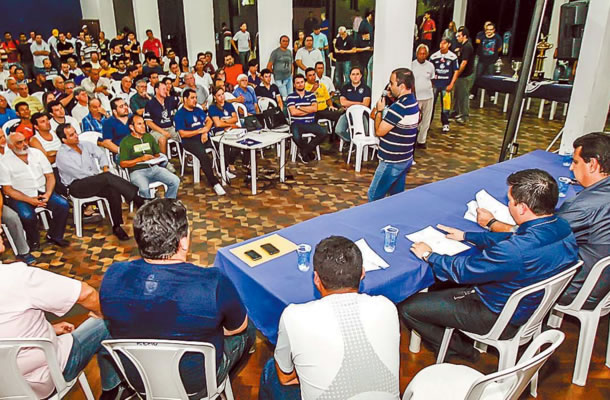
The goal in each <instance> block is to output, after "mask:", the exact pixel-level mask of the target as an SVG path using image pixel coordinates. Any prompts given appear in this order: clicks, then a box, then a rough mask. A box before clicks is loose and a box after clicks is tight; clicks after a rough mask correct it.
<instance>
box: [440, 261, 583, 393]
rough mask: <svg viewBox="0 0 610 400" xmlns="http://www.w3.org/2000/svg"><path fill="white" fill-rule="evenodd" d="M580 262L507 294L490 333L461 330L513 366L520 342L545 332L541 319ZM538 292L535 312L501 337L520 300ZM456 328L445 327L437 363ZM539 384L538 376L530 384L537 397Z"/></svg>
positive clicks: (502, 366) (504, 365)
mask: <svg viewBox="0 0 610 400" xmlns="http://www.w3.org/2000/svg"><path fill="white" fill-rule="evenodd" d="M581 265H582V261H578V262H577V263H576V264H574V265H573V266H571V267H569V268H567V269H566V270H565V271H562V272H560V273H558V274H556V275H555V276H552V277H550V278H547V279H545V280H543V281H541V282H537V283H534V284H533V285H530V286H526V287H524V288H521V289H519V290H517V291H516V292H514V293H513V294H512V295H511V296H510V297H509V298H508V301H507V302H506V304H505V305H504V308H503V309H502V312H501V313H500V315H499V316H498V319H497V320H496V322H495V323H494V325H493V326H492V328H491V330H490V331H489V332H488V333H486V334H484V335H477V334H475V333H471V332H467V331H464V330H460V331H461V332H462V333H463V334H465V335H466V336H468V337H470V338H472V339H474V341H475V348H477V349H480V350H482V351H486V350H487V346H493V347H495V348H496V349H498V353H499V355H500V357H499V361H498V370H499V371H502V370H505V369H507V368H510V367H513V366H514V365H515V362H516V361H517V352H518V351H519V346H521V345H524V344H526V343H527V342H529V341H530V340H532V339H533V338H535V337H536V336H538V335H539V334H540V332H542V322H543V319H544V317H545V316H546V315H547V314H548V313H549V312H550V310H551V308H552V307H553V305H555V302H556V301H557V298H558V297H559V296H560V295H561V293H562V292H563V290H564V289H565V288H566V286H567V285H568V283H569V282H570V280H571V279H572V278H573V277H574V274H576V270H577V269H578V268H579V267H580V266H581ZM536 292H542V293H543V298H542V300H541V301H540V304H539V305H538V307H537V308H536V310H535V311H534V313H533V314H532V315H531V316H530V318H529V319H528V320H527V322H526V323H525V324H523V325H522V326H521V327H520V328H519V330H518V331H517V333H516V334H515V336H514V337H513V338H511V339H500V336H501V335H502V333H503V332H504V329H505V328H506V326H507V325H508V324H509V322H510V320H511V318H512V317H513V314H514V313H515V310H516V309H517V307H518V305H519V303H520V301H521V300H522V299H523V298H525V297H526V296H528V295H530V294H533V293H536ZM453 330H454V329H453V328H445V334H444V335H443V341H442V343H441V347H440V349H439V353H438V357H437V359H436V363H437V364H440V363H442V362H443V361H444V360H445V355H446V354H447V349H448V348H449V341H450V340H451V335H452V334H453ZM536 386H537V378H534V380H533V381H532V388H531V394H532V396H534V397H536Z"/></svg>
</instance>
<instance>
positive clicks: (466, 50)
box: [453, 26, 474, 124]
mask: <svg viewBox="0 0 610 400" xmlns="http://www.w3.org/2000/svg"><path fill="white" fill-rule="evenodd" d="M456 39H457V41H458V44H457V47H456V49H455V54H457V56H458V61H459V64H460V69H459V70H458V71H457V73H458V75H457V76H458V78H457V80H456V81H455V103H454V105H453V113H454V115H455V120H456V121H457V122H459V123H460V124H464V123H465V122H466V121H467V120H468V117H469V116H470V99H469V96H470V89H471V88H472V84H473V83H474V48H473V47H472V42H471V41H470V33H469V32H468V29H467V28H466V27H464V26H462V27H460V29H458V32H457V34H456Z"/></svg>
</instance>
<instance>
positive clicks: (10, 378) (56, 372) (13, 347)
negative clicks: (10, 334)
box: [0, 338, 70, 400]
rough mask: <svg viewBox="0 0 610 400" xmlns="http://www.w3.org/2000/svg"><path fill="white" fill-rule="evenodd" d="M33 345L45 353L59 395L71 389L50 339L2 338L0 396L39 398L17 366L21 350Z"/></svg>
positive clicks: (13, 399) (12, 399)
mask: <svg viewBox="0 0 610 400" xmlns="http://www.w3.org/2000/svg"><path fill="white" fill-rule="evenodd" d="M32 347H36V348H39V349H41V350H42V352H43V353H44V355H45V359H46V362H47V365H48V368H49V373H50V375H51V380H52V381H53V384H54V385H55V389H56V390H57V394H58V395H59V397H62V396H63V395H64V394H65V393H66V392H67V389H69V387H70V385H69V384H68V383H67V382H66V380H65V379H64V377H63V375H62V373H61V369H60V367H59V363H58V362H57V357H56V355H55V350H54V349H53V344H52V343H51V341H50V340H49V339H46V338H15V339H0V365H2V373H0V398H3V399H9V398H10V399H11V400H19V399H36V398H37V397H36V394H34V391H33V390H32V388H31V387H30V385H29V383H28V382H27V381H26V380H25V378H24V377H23V375H22V374H21V371H20V370H19V367H18V366H17V355H18V353H19V350H21V349H22V348H32Z"/></svg>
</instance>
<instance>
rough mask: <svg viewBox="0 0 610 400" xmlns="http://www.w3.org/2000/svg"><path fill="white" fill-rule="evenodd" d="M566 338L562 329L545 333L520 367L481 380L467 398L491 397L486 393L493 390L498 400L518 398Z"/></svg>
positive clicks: (528, 350) (529, 347)
mask: <svg viewBox="0 0 610 400" xmlns="http://www.w3.org/2000/svg"><path fill="white" fill-rule="evenodd" d="M564 338H565V335H564V334H563V332H561V331H558V330H548V331H545V332H543V333H541V334H540V335H538V337H536V339H534V341H533V342H532V343H531V344H530V345H529V346H528V347H527V349H526V350H525V352H524V353H523V356H521V359H519V362H518V363H517V365H515V366H514V367H511V368H507V369H505V370H502V371H498V372H496V373H493V374H490V375H485V376H483V377H481V378H479V379H477V380H476V381H475V382H474V383H473V384H472V386H471V387H470V390H469V391H468V394H467V395H466V397H465V398H464V399H465V400H479V399H485V398H488V396H486V395H487V394H489V393H486V391H493V393H494V395H495V396H494V398H503V399H505V400H516V399H518V398H519V396H521V393H523V391H524V390H525V388H526V387H527V385H528V384H529V382H530V381H531V380H532V377H533V376H534V374H535V373H536V372H538V370H539V369H540V368H541V367H542V366H543V365H544V363H545V362H546V361H547V360H548V359H549V357H551V355H552V354H553V352H554V351H555V350H556V349H557V347H559V345H560V344H561V343H562V342H563V340H564ZM546 344H550V346H549V347H547V348H546V349H545V350H544V351H542V352H541V353H540V354H538V352H539V351H540V349H541V348H542V346H544V345H546ZM498 392H500V393H498Z"/></svg>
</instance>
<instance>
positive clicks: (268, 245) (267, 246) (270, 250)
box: [261, 243, 280, 256]
mask: <svg viewBox="0 0 610 400" xmlns="http://www.w3.org/2000/svg"><path fill="white" fill-rule="evenodd" d="M261 248H262V249H263V250H265V251H266V252H267V253H268V254H269V255H270V256H272V255H274V254H277V253H279V252H280V251H279V250H278V248H277V247H275V246H274V245H272V244H271V243H265V244H263V245H261Z"/></svg>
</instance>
